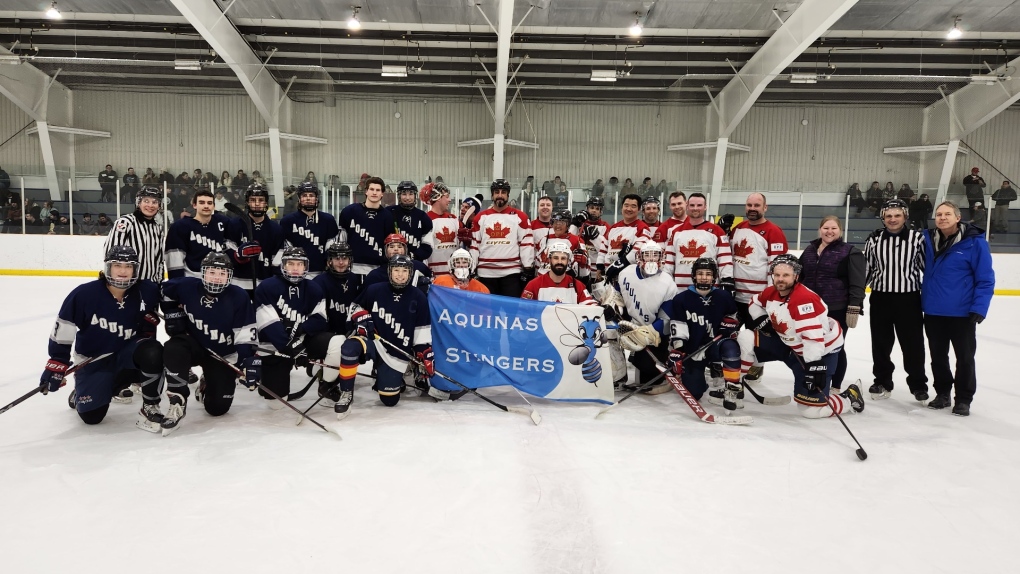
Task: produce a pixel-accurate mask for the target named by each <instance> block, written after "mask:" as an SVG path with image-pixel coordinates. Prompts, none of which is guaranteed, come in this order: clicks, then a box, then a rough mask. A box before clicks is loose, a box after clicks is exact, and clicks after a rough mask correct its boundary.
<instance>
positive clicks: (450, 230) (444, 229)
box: [427, 211, 460, 277]
mask: <svg viewBox="0 0 1020 574" xmlns="http://www.w3.org/2000/svg"><path fill="white" fill-rule="evenodd" d="M429 218H431V219H432V238H431V239H432V255H431V256H429V259H428V261H427V263H428V265H429V269H431V270H432V274H433V275H435V276H437V277H438V276H439V275H446V274H448V273H449V272H450V257H451V256H452V255H453V252H454V251H456V250H457V249H458V248H459V247H460V244H459V243H458V242H457V231H458V230H459V229H460V227H459V225H460V221H458V220H457V217H456V216H454V215H453V214H452V213H446V214H444V215H439V214H437V213H436V212H434V211H429Z"/></svg>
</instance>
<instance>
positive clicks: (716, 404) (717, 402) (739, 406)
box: [708, 397, 744, 410]
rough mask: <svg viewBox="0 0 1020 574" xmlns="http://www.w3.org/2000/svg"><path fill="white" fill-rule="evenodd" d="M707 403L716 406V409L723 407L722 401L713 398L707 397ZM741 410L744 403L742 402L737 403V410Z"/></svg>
mask: <svg viewBox="0 0 1020 574" xmlns="http://www.w3.org/2000/svg"><path fill="white" fill-rule="evenodd" d="M708 402H709V403H710V404H713V405H715V406H717V407H721V406H724V405H723V400H722V399H717V398H715V397H708ZM742 408H744V403H743V402H739V403H737V410H740V409H742Z"/></svg>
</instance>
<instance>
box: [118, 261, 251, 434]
mask: <svg viewBox="0 0 1020 574" xmlns="http://www.w3.org/2000/svg"><path fill="white" fill-rule="evenodd" d="M201 273H202V278H201V279H198V278H197V277H179V278H177V279H170V280H167V281H164V282H163V302H162V304H161V306H162V308H163V316H164V317H165V318H166V334H167V335H169V336H170V340H169V341H167V342H166V345H165V346H164V348H163V365H164V368H165V369H166V384H167V390H166V396H167V400H168V401H169V402H170V408H169V409H168V410H167V412H166V415H163V414H162V413H160V410H159V402H160V394H161V393H162V389H160V388H159V386H158V385H157V384H155V383H151V384H148V385H146V386H143V387H142V399H143V400H144V401H145V405H144V406H143V407H142V413H141V417H140V418H139V420H138V423H137V424H138V427H139V428H141V429H142V430H146V431H149V432H160V431H162V433H163V436H167V435H168V434H170V433H172V432H173V431H175V430H176V429H177V427H178V426H179V425H180V422H181V419H183V418H184V415H185V413H186V412H187V408H188V396H189V395H190V394H191V390H190V389H189V388H188V372H189V371H190V370H191V367H199V366H200V367H202V374H203V383H202V386H201V387H200V388H199V389H198V391H197V392H196V393H195V399H196V400H197V401H198V402H200V403H202V404H203V405H204V406H205V412H207V413H209V414H210V415H212V416H214V417H218V416H220V415H223V414H225V413H226V412H227V411H228V410H229V409H230V405H231V403H233V401H234V389H235V386H236V382H237V375H236V374H235V372H234V370H233V369H231V368H230V367H229V366H228V365H225V364H223V362H221V361H220V360H219V359H217V358H215V357H214V356H213V355H211V354H210V353H209V351H212V352H214V353H216V354H217V355H219V356H221V357H223V358H224V359H225V360H226V361H228V362H230V363H232V364H234V365H236V366H237V367H238V368H239V369H242V370H244V371H245V372H249V371H250V372H251V373H252V374H251V377H250V378H251V379H252V382H251V383H247V382H246V383H245V384H246V386H248V388H249V389H250V390H254V389H255V385H254V381H257V380H258V379H259V371H260V369H261V361H260V359H259V358H257V357H255V356H254V355H255V310H254V308H253V307H252V305H251V299H249V298H248V293H247V292H246V291H245V290H244V289H242V288H241V287H238V286H237V285H231V284H230V280H231V279H233V276H234V266H233V264H232V263H231V262H230V257H229V256H228V255H227V254H226V253H222V252H217V251H213V252H210V253H209V254H207V255H206V256H205V258H204V259H202V267H201Z"/></svg>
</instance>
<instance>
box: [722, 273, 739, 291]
mask: <svg viewBox="0 0 1020 574" xmlns="http://www.w3.org/2000/svg"><path fill="white" fill-rule="evenodd" d="M719 286H720V287H722V288H723V289H725V290H726V292H727V293H729V294H730V295H732V294H733V292H734V291H736V290H737V283H736V281H734V280H733V278H732V277H723V278H722V279H720V280H719Z"/></svg>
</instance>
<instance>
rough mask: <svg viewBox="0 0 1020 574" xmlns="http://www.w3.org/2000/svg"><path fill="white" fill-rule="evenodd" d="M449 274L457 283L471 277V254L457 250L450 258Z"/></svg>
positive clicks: (465, 250) (463, 250)
mask: <svg viewBox="0 0 1020 574" xmlns="http://www.w3.org/2000/svg"><path fill="white" fill-rule="evenodd" d="M450 273H452V274H453V277H454V278H455V279H457V280H458V281H466V280H467V279H468V278H469V277H471V253H470V252H468V250H467V249H458V250H456V251H454V252H453V255H451V256H450Z"/></svg>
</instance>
